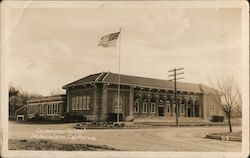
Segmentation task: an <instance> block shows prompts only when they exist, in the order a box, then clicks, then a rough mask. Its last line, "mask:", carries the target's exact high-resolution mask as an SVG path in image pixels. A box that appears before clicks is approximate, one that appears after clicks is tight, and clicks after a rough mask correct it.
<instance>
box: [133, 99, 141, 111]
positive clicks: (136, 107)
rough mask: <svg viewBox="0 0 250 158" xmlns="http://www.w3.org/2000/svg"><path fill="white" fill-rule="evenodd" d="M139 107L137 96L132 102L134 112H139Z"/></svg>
mask: <svg viewBox="0 0 250 158" xmlns="http://www.w3.org/2000/svg"><path fill="white" fill-rule="evenodd" d="M139 109H140V102H139V98H137V99H136V100H135V102H134V113H139Z"/></svg>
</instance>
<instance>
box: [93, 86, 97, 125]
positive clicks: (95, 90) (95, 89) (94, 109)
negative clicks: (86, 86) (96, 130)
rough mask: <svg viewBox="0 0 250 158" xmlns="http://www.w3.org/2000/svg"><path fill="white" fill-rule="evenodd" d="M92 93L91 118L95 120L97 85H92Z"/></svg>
mask: <svg viewBox="0 0 250 158" xmlns="http://www.w3.org/2000/svg"><path fill="white" fill-rule="evenodd" d="M93 91H94V92H93V93H94V95H93V96H94V97H93V120H94V121H97V119H98V114H97V98H98V97H97V86H96V85H93Z"/></svg>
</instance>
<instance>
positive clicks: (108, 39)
mask: <svg viewBox="0 0 250 158" xmlns="http://www.w3.org/2000/svg"><path fill="white" fill-rule="evenodd" d="M119 34H120V32H116V33H111V34H108V35H105V36H103V37H101V39H100V41H99V44H98V46H101V47H116V43H117V39H118V37H119Z"/></svg>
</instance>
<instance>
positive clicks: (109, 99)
mask: <svg viewBox="0 0 250 158" xmlns="http://www.w3.org/2000/svg"><path fill="white" fill-rule="evenodd" d="M118 76H119V75H118V74H115V73H111V72H101V73H97V74H92V75H89V76H86V77H84V78H82V79H80V80H77V81H75V82H72V83H69V84H67V85H65V86H63V89H66V97H67V98H66V100H67V106H66V109H65V112H67V113H78V114H80V115H84V116H85V117H86V118H87V120H92V121H93V120H95V121H103V120H107V119H108V117H110V116H111V115H113V114H116V113H117V112H119V113H120V115H121V116H122V119H123V120H126V119H130V118H142V117H166V118H171V117H175V115H176V112H175V106H176V103H175V102H174V83H173V82H172V81H167V80H159V79H153V78H144V77H137V76H129V75H120V96H119V99H118V95H117V94H118V91H117V89H118ZM211 94H212V89H211V88H209V87H207V86H205V85H203V84H193V83H184V82H177V96H178V103H177V106H178V107H179V112H178V116H179V117H187V118H193V117H198V118H202V119H209V118H210V117H211V116H212V115H218V114H220V113H221V112H220V110H219V108H218V107H217V106H216V104H215V103H214V102H213V100H212V97H211ZM118 100H119V109H118V106H117V105H118V104H117V102H118Z"/></svg>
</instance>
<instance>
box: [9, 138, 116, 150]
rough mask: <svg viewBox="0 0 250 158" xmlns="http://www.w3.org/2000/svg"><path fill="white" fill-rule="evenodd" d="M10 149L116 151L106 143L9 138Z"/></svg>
mask: <svg viewBox="0 0 250 158" xmlns="http://www.w3.org/2000/svg"><path fill="white" fill-rule="evenodd" d="M9 150H51V151H55V150H63V151H107V150H109V151H112V150H113V151H115V150H118V149H115V148H112V147H108V146H106V145H91V144H63V143H59V142H55V141H52V140H26V139H22V140H13V139H10V140H9Z"/></svg>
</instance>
